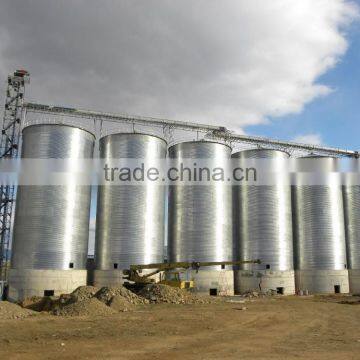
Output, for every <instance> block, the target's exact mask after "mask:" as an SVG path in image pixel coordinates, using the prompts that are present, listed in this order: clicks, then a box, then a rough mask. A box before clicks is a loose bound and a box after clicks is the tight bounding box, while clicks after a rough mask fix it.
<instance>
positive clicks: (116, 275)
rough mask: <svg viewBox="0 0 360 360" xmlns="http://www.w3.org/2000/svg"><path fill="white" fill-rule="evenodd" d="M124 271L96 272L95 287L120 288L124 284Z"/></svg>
mask: <svg viewBox="0 0 360 360" xmlns="http://www.w3.org/2000/svg"><path fill="white" fill-rule="evenodd" d="M123 277H124V274H123V271H122V270H95V271H94V284H93V285H94V286H96V287H103V286H118V285H122V284H123V283H124V279H123Z"/></svg>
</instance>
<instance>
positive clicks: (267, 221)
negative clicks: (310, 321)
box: [232, 149, 294, 271]
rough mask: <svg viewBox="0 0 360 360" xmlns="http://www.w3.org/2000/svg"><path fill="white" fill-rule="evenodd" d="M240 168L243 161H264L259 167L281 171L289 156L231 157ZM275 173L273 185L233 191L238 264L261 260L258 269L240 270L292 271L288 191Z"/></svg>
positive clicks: (260, 153) (256, 153) (248, 154)
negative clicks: (239, 262)
mask: <svg viewBox="0 0 360 360" xmlns="http://www.w3.org/2000/svg"><path fill="white" fill-rule="evenodd" d="M232 157H233V158H234V159H237V161H238V164H239V166H240V167H242V168H245V167H246V164H245V163H246V159H264V160H261V161H260V162H259V166H262V165H264V166H266V168H267V169H274V168H278V169H280V168H281V164H282V163H284V160H286V159H287V158H288V154H287V153H284V152H282V151H276V150H265V149H264V150H246V151H240V152H238V153H235V154H233V155H232ZM284 176H285V175H284V174H282V173H277V174H276V175H275V178H274V180H275V181H276V185H272V184H271V185H246V183H243V184H242V185H238V186H235V187H234V197H233V199H234V212H235V238H236V245H237V250H236V252H237V256H238V258H240V260H249V259H260V260H261V264H260V265H244V266H242V267H241V269H244V270H246V269H253V268H257V269H270V270H280V271H286V270H293V269H294V266H293V239H292V213H291V188H290V185H289V183H286V181H284V180H285V179H284Z"/></svg>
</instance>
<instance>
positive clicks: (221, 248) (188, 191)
mask: <svg viewBox="0 0 360 360" xmlns="http://www.w3.org/2000/svg"><path fill="white" fill-rule="evenodd" d="M230 154H231V149H230V148H229V147H228V146H227V145H224V144H221V143H215V142H208V141H193V142H183V143H179V144H176V145H174V146H172V147H170V148H169V158H170V162H171V166H173V167H174V168H177V169H181V166H182V164H185V166H189V167H191V166H192V165H194V167H193V169H196V168H197V167H201V166H204V167H206V168H209V169H210V170H211V169H214V168H216V167H219V166H222V167H225V166H228V160H229V159H230ZM168 207H169V218H168V256H169V261H170V262H179V261H229V260H230V261H231V260H232V259H233V242H232V191H231V186H230V185H229V184H226V183H225V182H224V181H219V182H209V183H205V182H204V183H203V182H200V183H194V182H186V181H184V182H180V183H177V184H173V185H170V186H169V206H168ZM184 276H186V277H187V278H188V279H189V278H191V277H194V278H195V280H196V281H195V284H196V285H195V286H196V288H197V290H198V291H201V292H209V291H210V289H212V290H211V291H218V292H227V293H233V272H232V269H222V268H221V266H217V267H212V268H202V269H200V270H199V272H197V273H195V272H194V271H188V272H186V273H185V275H184Z"/></svg>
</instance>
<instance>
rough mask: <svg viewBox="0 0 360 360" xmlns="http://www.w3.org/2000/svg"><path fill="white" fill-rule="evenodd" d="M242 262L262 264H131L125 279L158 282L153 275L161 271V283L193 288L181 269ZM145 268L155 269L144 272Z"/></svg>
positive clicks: (195, 268)
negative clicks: (184, 277)
mask: <svg viewBox="0 0 360 360" xmlns="http://www.w3.org/2000/svg"><path fill="white" fill-rule="evenodd" d="M242 264H260V260H259V259H257V260H247V261H207V262H196V261H193V262H173V263H154V264H145V265H130V269H127V270H124V271H123V274H124V275H125V276H124V279H126V280H128V281H131V282H133V283H134V284H135V285H136V286H143V285H146V284H152V283H156V281H155V279H153V278H152V276H154V275H156V274H159V273H160V280H159V281H158V283H159V284H165V285H169V286H173V287H177V288H180V289H191V288H193V287H194V281H193V280H190V281H186V280H181V276H180V273H181V271H179V269H181V270H188V269H191V270H196V272H197V271H198V270H199V269H200V267H205V266H222V267H225V266H236V265H242ZM143 270H153V271H150V272H148V273H146V274H142V271H143Z"/></svg>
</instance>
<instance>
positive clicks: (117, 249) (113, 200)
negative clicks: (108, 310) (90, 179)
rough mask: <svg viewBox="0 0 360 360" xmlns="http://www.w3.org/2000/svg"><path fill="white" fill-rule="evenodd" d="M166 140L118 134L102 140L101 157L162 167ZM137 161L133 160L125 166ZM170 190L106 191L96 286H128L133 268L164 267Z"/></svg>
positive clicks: (102, 189)
mask: <svg viewBox="0 0 360 360" xmlns="http://www.w3.org/2000/svg"><path fill="white" fill-rule="evenodd" d="M166 152H167V144H166V142H165V140H163V139H161V138H159V137H156V136H152V135H147V134H135V133H118V134H112V135H108V136H105V137H103V138H101V139H100V157H101V158H102V159H103V160H105V161H110V159H115V160H116V159H119V160H122V161H124V162H125V163H126V161H130V162H132V164H135V163H134V161H135V162H136V161H137V162H139V164H138V165H140V162H144V163H146V165H148V164H150V163H152V164H154V163H156V164H158V165H159V166H161V162H163V161H164V160H165V158H166ZM125 159H133V160H125ZM164 222H165V186H164V185H162V184H159V183H156V182H154V183H153V182H151V181H145V182H143V183H136V184H135V183H133V184H129V185H127V184H118V185H116V184H115V185H111V184H110V185H108V184H105V185H102V186H99V190H98V203H97V217H96V250H95V261H96V270H95V273H94V279H95V285H99V286H100V285H102V286H105V285H112V284H118V283H121V282H122V281H123V273H122V271H123V270H124V269H128V268H129V266H130V265H132V264H148V263H154V262H163V261H164V253H163V251H164Z"/></svg>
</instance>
